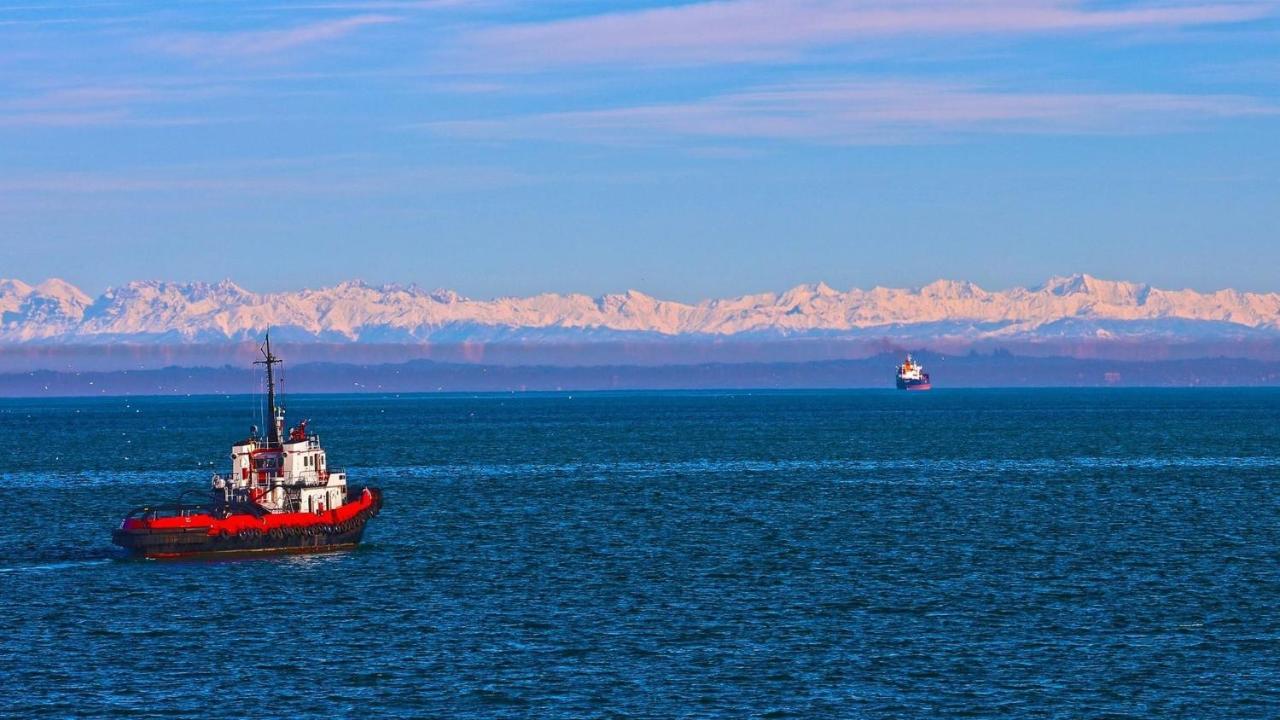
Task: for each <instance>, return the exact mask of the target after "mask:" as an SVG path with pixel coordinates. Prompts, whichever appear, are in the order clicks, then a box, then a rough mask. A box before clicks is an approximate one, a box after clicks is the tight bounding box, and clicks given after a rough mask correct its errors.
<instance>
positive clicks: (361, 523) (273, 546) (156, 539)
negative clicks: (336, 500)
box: [111, 490, 382, 560]
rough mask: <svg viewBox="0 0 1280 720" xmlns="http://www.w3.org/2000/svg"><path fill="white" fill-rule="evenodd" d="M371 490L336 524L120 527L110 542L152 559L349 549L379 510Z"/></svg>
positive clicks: (378, 496) (378, 500)
mask: <svg viewBox="0 0 1280 720" xmlns="http://www.w3.org/2000/svg"><path fill="white" fill-rule="evenodd" d="M372 492H373V493H374V498H375V499H374V503H373V505H372V506H371V507H370V508H368V509H366V510H363V511H361V512H360V513H359V514H357V515H356V516H355V517H353V518H351V519H350V520H348V521H346V522H343V523H340V524H338V525H327V524H323V525H309V526H306V527H282V528H276V529H273V530H271V531H268V532H258V531H256V530H249V531H241V532H239V533H236V534H234V535H228V534H221V535H210V534H209V531H208V528H203V527H200V528H190V529H180V530H124V529H118V530H114V531H112V533H111V541H112V542H113V543H115V544H116V545H119V546H120V547H122V548H124V549H125V550H127V551H128V552H129V554H130V555H133V556H135V557H140V558H150V559H155V560H169V559H183V558H213V557H237V556H241V557H243V556H253V555H264V554H301V553H321V552H334V551H339V550H350V549H353V548H355V547H356V546H357V545H359V544H360V539H361V537H363V535H364V529H365V525H366V524H368V522H369V520H370V519H372V518H373V517H374V516H376V515H377V514H378V511H379V510H381V509H382V493H381V492H379V491H377V490H372Z"/></svg>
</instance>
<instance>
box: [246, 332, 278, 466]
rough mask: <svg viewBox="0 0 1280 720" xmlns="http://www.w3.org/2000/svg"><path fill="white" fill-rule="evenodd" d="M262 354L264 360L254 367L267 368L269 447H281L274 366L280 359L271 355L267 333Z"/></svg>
mask: <svg viewBox="0 0 1280 720" xmlns="http://www.w3.org/2000/svg"><path fill="white" fill-rule="evenodd" d="M258 350H259V351H260V352H262V358H263V359H262V360H256V361H254V363H253V364H254V365H266V366H267V447H279V446H280V425H281V421H282V420H283V419H284V418H283V417H281V416H279V415H277V410H276V377H275V373H274V372H273V371H272V370H273V369H272V367H271V366H272V365H279V364H280V363H281V360H280V358H278V357H276V356H275V355H272V354H271V333H270V332H268V333H267V341H266V342H265V343H263V345H262V347H260V348H258Z"/></svg>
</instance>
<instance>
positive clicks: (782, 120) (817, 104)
mask: <svg viewBox="0 0 1280 720" xmlns="http://www.w3.org/2000/svg"><path fill="white" fill-rule="evenodd" d="M1276 114H1280V107H1277V106H1275V105H1270V104H1267V103H1265V102H1262V101H1260V100H1257V99H1255V98H1251V97H1245V96H1236V95H1176V94H1155V93H1113V94H1103V93H1095V94H1055V93H1019V92H1008V91H1002V90H996V89H991V88H985V87H981V86H975V85H963V84H956V83H941V82H927V81H901V82H885V81H879V82H861V81H845V82H828V83H809V84H800V85H792V86H774V87H762V88H758V89H754V90H749V91H744V92H739V93H731V94H726V95H720V96H715V97H710V98H706V99H703V100H698V101H694V102H687V103H669V104H657V105H644V106H633V107H621V108H611V109H603V110H588V111H577V112H560V113H547V114H540V115H528V116H522V117H512V118H503V119H498V120H475V121H460V122H443V123H433V124H430V125H428V126H427V127H428V128H429V129H432V130H434V131H437V132H441V133H445V134H449V135H453V136H460V137H468V138H482V139H514V138H534V139H545V140H555V141H579V142H582V141H585V142H596V143H617V144H631V143H636V142H645V141H654V140H660V139H663V138H666V139H679V138H700V139H705V138H716V139H729V140H733V139H738V140H779V141H805V142H810V143H817V144H829V145H840V144H883V143H915V142H924V141H933V140H937V139H940V138H944V137H946V136H948V135H958V134H972V133H1009V132H1013V133H1033V134H1034V133H1042V134H1091V133H1102V134H1129V133H1137V132H1161V131H1175V130H1183V129H1187V128H1190V127H1193V126H1195V124H1196V123H1200V122H1204V121H1207V120H1211V119H1214V118H1232V117H1245V116H1261V115H1276Z"/></svg>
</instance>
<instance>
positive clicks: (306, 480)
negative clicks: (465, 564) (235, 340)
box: [111, 335, 382, 558]
mask: <svg viewBox="0 0 1280 720" xmlns="http://www.w3.org/2000/svg"><path fill="white" fill-rule="evenodd" d="M262 355H263V359H262V360H259V361H257V362H256V363H254V364H255V365H265V366H266V369H267V407H266V410H267V415H266V417H267V419H268V420H267V436H266V437H265V438H263V437H260V436H259V434H258V429H257V427H256V426H255V427H253V428H252V429H250V431H249V437H248V438H246V439H244V440H242V441H240V442H238V443H236V444H235V445H233V446H232V447H231V472H230V473H226V474H216V473H215V474H214V476H213V487H212V491H211V492H210V493H209V499H208V500H207V501H206V502H202V503H190V504H188V503H184V502H182V501H181V496H180V497H179V501H178V502H174V503H169V504H163V505H148V506H144V507H140V508H137V509H135V510H134V511H133V512H130V513H129V514H128V515H127V516H126V517H125V519H124V520H123V521H122V522H121V523H120V527H119V528H118V529H116V530H115V531H114V532H112V534H111V540H112V542H114V543H115V544H117V545H119V546H121V547H123V548H125V549H127V550H128V551H129V552H130V553H131V554H134V555H138V556H142V557H148V558H181V557H199V556H218V555H234V554H251V553H305V552H324V551H328V550H342V549H348V548H353V547H355V546H356V545H358V544H359V542H360V538H361V536H362V535H363V534H364V528H365V524H366V523H367V522H368V521H369V519H370V518H372V517H374V516H375V515H377V514H378V511H379V510H380V509H381V508H382V492H381V491H380V490H378V489H377V488H368V487H366V488H362V489H360V490H359V491H353V490H350V489H349V488H348V486H347V474H346V472H345V471H343V470H338V469H334V468H330V467H329V465H328V460H327V458H326V456H325V451H324V448H323V447H321V445H320V438H319V436H317V435H315V434H313V433H310V432H308V429H307V422H308V421H306V420H303V421H302V422H301V423H299V424H298V425H297V426H296V427H294V428H292V429H290V431H289V434H288V436H287V437H286V436H285V435H284V427H285V424H284V408H283V407H280V406H278V405H277V404H276V386H275V373H274V371H273V368H274V366H275V365H278V364H280V362H281V361H280V359H279V358H278V357H276V356H275V355H273V354H272V353H271V338H270V336H269V335H268V337H267V339H266V343H265V344H264V345H263V348H262Z"/></svg>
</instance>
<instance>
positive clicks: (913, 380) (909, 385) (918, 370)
mask: <svg viewBox="0 0 1280 720" xmlns="http://www.w3.org/2000/svg"><path fill="white" fill-rule="evenodd" d="M932 387H933V386H932V385H930V384H929V373H927V372H925V371H924V366H923V365H921V364H920V363H918V362H916V361H915V360H913V359H911V356H910V355H908V356H907V359H906V361H905V362H903V363H902V364H901V365H899V366H898V389H899V390H928V389H930V388H932Z"/></svg>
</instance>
